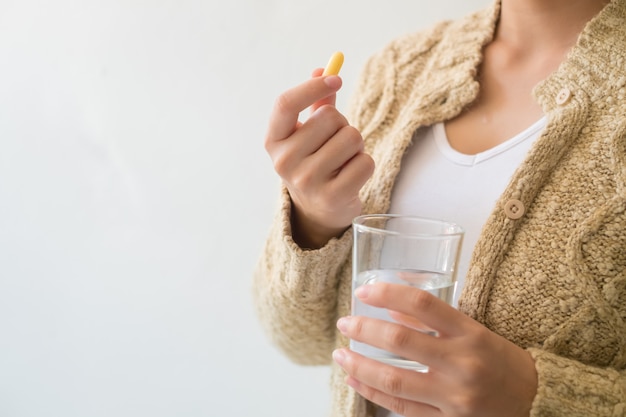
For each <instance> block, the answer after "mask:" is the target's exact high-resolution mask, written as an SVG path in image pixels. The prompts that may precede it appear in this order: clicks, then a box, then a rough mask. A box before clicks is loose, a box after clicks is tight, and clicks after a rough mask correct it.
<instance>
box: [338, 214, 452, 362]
mask: <svg viewBox="0 0 626 417" xmlns="http://www.w3.org/2000/svg"><path fill="white" fill-rule="evenodd" d="M352 225H353V233H354V247H353V264H352V272H353V275H352V293H353V294H354V290H355V289H357V288H358V287H360V286H361V285H368V284H372V283H375V282H388V283H393V284H401V285H408V286H411V287H415V288H420V289H422V290H426V291H428V292H430V293H431V294H433V295H435V296H436V297H438V298H440V299H441V300H443V301H445V302H447V303H449V304H450V303H452V299H453V296H454V290H455V287H456V269H457V263H458V259H459V255H460V252H461V243H462V241H463V234H464V231H463V229H462V228H461V227H460V226H459V225H457V224H455V223H451V222H446V221H442V220H434V219H426V218H421V217H411V216H399V215H392V214H373V215H364V216H359V217H357V218H355V219H354V221H353V223H352ZM352 315H353V316H367V317H373V318H378V319H383V320H387V321H393V319H392V318H391V317H390V315H389V313H388V312H387V310H386V309H382V308H377V307H372V306H369V305H367V304H364V303H362V302H361V301H360V300H359V299H358V298H356V297H355V296H353V297H352ZM425 331H426V330H425ZM350 349H352V350H353V351H355V352H358V353H360V354H362V355H365V356H368V357H370V358H372V359H376V360H378V361H381V362H385V363H388V364H391V365H394V366H398V367H401V368H406V369H413V370H416V371H418V372H427V371H428V367H426V366H425V365H422V364H420V363H418V362H415V361H411V360H408V359H405V358H402V357H399V356H398V355H395V354H393V353H391V352H388V351H385V350H383V349H378V348H376V347H373V346H369V345H366V344H364V343H360V342H356V341H353V340H352V341H350Z"/></svg>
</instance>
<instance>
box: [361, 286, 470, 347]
mask: <svg viewBox="0 0 626 417" xmlns="http://www.w3.org/2000/svg"><path fill="white" fill-rule="evenodd" d="M355 295H356V296H357V297H358V298H359V299H360V300H361V301H363V302H364V303H366V304H369V305H372V306H374V307H379V308H385V309H388V310H393V311H397V312H400V313H402V314H406V315H409V316H411V317H415V318H416V319H417V320H419V321H420V322H421V323H423V324H425V325H426V326H428V327H430V328H431V329H434V330H436V331H438V332H439V334H440V335H448V336H453V335H461V334H463V333H465V331H464V329H465V327H466V324H467V323H468V321H469V320H471V319H470V318H469V317H467V316H466V315H465V314H463V313H461V312H460V311H458V310H456V309H455V308H454V307H452V306H451V305H449V304H448V303H446V302H445V301H443V300H441V299H439V298H437V297H435V296H434V295H432V294H430V293H429V292H428V291H425V290H420V289H418V288H414V287H408V286H406V285H399V284H388V283H384V282H377V283H375V284H370V285H363V286H361V287H359V288H358V290H357V291H356V292H355Z"/></svg>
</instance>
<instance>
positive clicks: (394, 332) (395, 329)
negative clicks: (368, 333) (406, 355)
mask: <svg viewBox="0 0 626 417" xmlns="http://www.w3.org/2000/svg"><path fill="white" fill-rule="evenodd" d="M386 339H387V341H388V343H389V344H390V345H391V346H392V347H396V348H404V347H407V346H408V345H409V344H410V342H411V335H410V333H409V330H408V329H407V328H406V327H402V326H392V327H391V328H390V329H389V330H388V331H387V337H386Z"/></svg>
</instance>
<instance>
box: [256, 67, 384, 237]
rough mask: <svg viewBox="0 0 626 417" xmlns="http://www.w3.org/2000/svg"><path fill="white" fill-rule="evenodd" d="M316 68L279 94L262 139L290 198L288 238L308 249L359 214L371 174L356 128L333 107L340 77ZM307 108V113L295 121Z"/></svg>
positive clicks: (341, 229) (371, 165) (339, 231)
mask: <svg viewBox="0 0 626 417" xmlns="http://www.w3.org/2000/svg"><path fill="white" fill-rule="evenodd" d="M321 72H322V71H321V69H318V70H316V71H315V72H314V73H313V78H311V79H310V80H308V81H306V82H304V83H302V84H300V85H298V86H296V87H294V88H292V89H290V90H288V91H286V92H284V93H283V94H281V95H280V96H279V97H278V99H277V100H276V104H275V105H274V108H273V110H272V113H271V116H270V124H269V129H268V132H267V136H266V138H265V149H266V150H267V152H268V153H269V155H270V157H271V159H272V161H273V163H274V169H275V170H276V172H277V173H278V175H280V177H281V178H282V179H283V182H284V183H285V186H286V187H287V189H288V191H289V194H290V196H291V200H292V214H291V224H292V234H293V238H294V240H295V242H296V243H297V244H298V245H300V246H301V247H304V248H308V249H317V248H320V247H322V246H324V245H325V244H326V243H327V242H328V241H329V240H330V239H331V238H333V237H338V236H339V235H341V234H342V233H343V232H344V231H345V230H346V229H347V228H348V227H349V226H350V224H351V222H352V219H353V218H354V217H356V216H358V215H359V214H360V213H361V201H360V199H359V190H360V189H361V187H362V186H363V185H364V184H365V182H366V181H367V180H368V179H369V177H370V176H371V175H372V173H373V172H374V161H373V160H372V158H371V157H370V156H369V155H367V154H366V153H365V152H364V146H363V138H362V137H361V134H360V132H359V131H358V130H357V129H355V128H354V127H352V126H350V124H349V123H348V121H347V120H346V118H345V117H344V116H343V115H342V114H341V113H339V111H337V109H336V108H335V97H336V93H337V91H338V90H339V89H340V88H341V78H339V77H338V76H336V75H330V76H320V74H321ZM308 107H311V116H310V117H309V118H308V120H306V121H305V122H304V123H301V122H299V121H298V117H299V115H300V113H301V112H302V111H304V110H305V109H306V108H308Z"/></svg>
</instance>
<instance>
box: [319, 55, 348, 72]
mask: <svg viewBox="0 0 626 417" xmlns="http://www.w3.org/2000/svg"><path fill="white" fill-rule="evenodd" d="M342 65H343V53H341V52H335V53H334V54H333V56H331V57H330V60H329V61H328V64H327V65H326V69H324V73H323V74H322V75H337V74H339V70H340V69H341V66H342Z"/></svg>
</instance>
